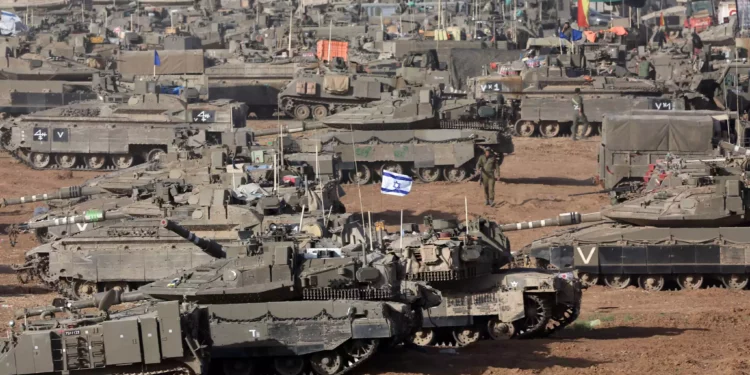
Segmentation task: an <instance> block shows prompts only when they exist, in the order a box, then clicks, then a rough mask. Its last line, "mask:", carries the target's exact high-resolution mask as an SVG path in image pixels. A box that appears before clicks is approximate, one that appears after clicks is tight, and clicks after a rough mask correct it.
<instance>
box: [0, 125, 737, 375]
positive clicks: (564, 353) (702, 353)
mask: <svg viewBox="0 0 750 375" xmlns="http://www.w3.org/2000/svg"><path fill="white" fill-rule="evenodd" d="M598 141H599V140H598V138H594V139H592V140H589V141H583V142H578V143H573V142H572V141H571V140H570V139H552V140H544V139H519V140H516V153H515V154H514V155H511V156H509V157H507V158H506V159H505V163H504V164H503V166H502V181H501V182H499V183H498V184H497V185H496V199H495V201H496V202H497V203H498V204H497V206H496V207H494V208H490V207H486V206H484V199H483V197H482V191H481V188H480V186H479V185H478V184H477V183H476V182H468V183H465V184H459V185H450V184H446V183H436V184H429V185H425V184H417V185H415V186H414V187H413V190H412V193H411V194H410V195H409V196H407V197H403V198H399V197H391V196H384V195H381V194H380V192H379V187H378V186H376V185H371V186H365V187H362V188H361V189H357V188H356V187H355V186H346V187H345V190H346V193H347V195H346V196H345V197H344V203H345V204H346V206H347V208H348V209H349V210H350V211H358V210H359V207H360V203H359V202H360V199H359V195H360V194H359V193H360V192H361V196H362V207H363V208H364V210H365V211H371V212H372V215H373V220H385V221H386V222H387V224H389V225H390V226H392V227H395V226H397V225H398V223H399V216H400V211H401V210H402V209H403V210H404V221H405V222H412V223H421V221H422V216H423V215H425V214H433V215H435V216H437V217H450V216H456V215H457V216H458V217H459V218H461V219H463V218H464V198H466V199H467V200H468V208H469V214H470V215H482V216H485V217H489V218H492V219H494V220H497V221H499V222H502V223H508V222H515V221H522V220H532V219H541V218H547V217H552V216H554V215H557V214H559V213H561V212H569V211H580V212H592V211H596V210H598V209H599V207H601V206H602V205H604V204H606V203H607V199H606V197H604V196H601V195H587V196H582V197H569V196H568V195H569V194H573V193H581V192H590V191H595V190H597V189H598V187H597V186H594V185H593V184H592V178H593V177H594V175H595V173H596V148H597V145H598ZM93 176H95V174H94V173H84V172H74V173H72V174H69V173H63V172H54V171H49V172H38V171H30V170H28V169H27V168H25V167H24V166H22V165H19V164H16V163H14V162H13V161H12V160H11V159H9V158H5V157H2V155H0V197H15V196H18V195H22V194H34V193H41V192H46V191H49V190H52V189H54V188H58V187H62V186H69V185H75V184H78V183H80V182H82V181H83V180H85V179H87V178H90V177H93ZM34 207H35V205H32V204H26V205H22V206H15V207H8V208H5V209H2V210H0V228H2V227H4V226H5V225H7V224H10V223H17V222H21V221H23V220H24V219H26V218H28V217H29V216H30V215H31V213H32V212H33V209H34ZM551 230H554V229H550V228H547V229H544V230H537V231H533V232H532V231H526V232H516V233H510V234H509V236H510V238H511V243H512V244H513V247H514V248H515V249H520V248H521V247H523V246H524V245H526V244H528V243H530V242H531V241H532V240H533V239H534V238H536V237H539V236H541V235H542V234H543V233H545V231H551ZM33 246H35V241H34V240H33V239H32V238H31V237H30V236H29V235H24V236H22V237H21V239H20V241H19V244H18V245H17V246H16V247H10V245H9V243H8V239H7V237H5V236H0V299H2V302H0V321H8V320H9V319H11V316H12V311H13V310H15V309H18V308H22V307H29V306H36V305H40V304H44V303H49V302H50V301H51V299H52V298H53V297H54V296H55V295H54V294H52V293H49V292H47V291H46V290H45V289H43V288H41V287H38V286H34V285H29V286H20V285H19V284H18V282H17V280H16V277H15V275H14V274H13V273H12V270H11V269H10V264H13V263H17V262H20V261H22V259H23V254H24V252H25V251H26V250H28V249H30V248H32V247H33ZM749 328H750V298H748V294H747V292H733V291H728V290H724V289H704V290H699V291H692V292H683V291H668V292H658V293H647V292H644V291H642V290H639V289H636V288H635V287H630V288H629V289H627V290H624V291H612V290H608V289H605V288H603V287H595V288H592V289H589V290H587V291H586V292H585V293H584V298H583V312H582V314H581V317H580V318H579V320H578V322H577V323H576V324H574V325H572V326H571V327H569V328H568V329H565V330H563V331H561V332H558V333H557V334H555V335H554V336H553V337H551V338H548V339H542V340H510V341H496V342H489V341H485V342H481V343H480V344H478V345H475V346H471V347H468V348H460V349H456V350H454V349H424V350H421V349H408V350H400V351H391V352H387V353H383V354H381V356H379V357H377V358H376V359H375V360H374V361H372V362H370V363H367V364H365V365H364V367H363V369H362V370H361V371H359V372H357V373H361V374H379V375H397V374H398V375H400V374H424V375H449V374H469V375H480V374H481V375H496V374H497V375H499V374H576V375H580V374H597V375H599V374H705V373H711V374H750V357H748V356H747V355H746V351H745V349H746V348H747V347H748V345H750V329H749Z"/></svg>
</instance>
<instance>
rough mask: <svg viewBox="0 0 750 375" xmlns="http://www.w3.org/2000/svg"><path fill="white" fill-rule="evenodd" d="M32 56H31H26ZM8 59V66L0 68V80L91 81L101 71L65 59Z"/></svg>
mask: <svg viewBox="0 0 750 375" xmlns="http://www.w3.org/2000/svg"><path fill="white" fill-rule="evenodd" d="M28 56H33V55H28ZM36 57H37V58H36V59H34V58H29V57H26V56H24V57H23V58H13V57H10V58H9V59H8V62H9V63H10V64H9V65H4V64H2V67H0V79H7V80H18V81H91V77H92V76H93V75H95V74H98V73H99V72H100V71H101V70H100V69H95V68H92V67H89V66H87V65H84V64H79V63H77V62H75V61H71V60H67V59H65V58H59V59H52V58H50V59H48V58H46V57H45V58H42V57H41V56H38V55H37V56H36Z"/></svg>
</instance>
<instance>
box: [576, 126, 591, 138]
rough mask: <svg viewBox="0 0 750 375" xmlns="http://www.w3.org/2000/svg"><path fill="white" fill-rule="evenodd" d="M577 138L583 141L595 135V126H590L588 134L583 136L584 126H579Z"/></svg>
mask: <svg viewBox="0 0 750 375" xmlns="http://www.w3.org/2000/svg"><path fill="white" fill-rule="evenodd" d="M576 133H578V134H576V138H578V139H581V138H583V137H590V136H591V135H592V134H594V125H592V124H589V128H588V129H587V130H586V134H583V126H579V127H578V128H577V129H576Z"/></svg>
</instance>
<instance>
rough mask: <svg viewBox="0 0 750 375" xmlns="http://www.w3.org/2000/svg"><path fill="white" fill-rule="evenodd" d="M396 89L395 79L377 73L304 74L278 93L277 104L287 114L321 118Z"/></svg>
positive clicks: (298, 117) (299, 117)
mask: <svg viewBox="0 0 750 375" xmlns="http://www.w3.org/2000/svg"><path fill="white" fill-rule="evenodd" d="M395 88H396V81H395V79H394V78H388V77H385V76H380V75H366V74H347V73H326V74H324V75H317V74H303V75H301V76H298V77H297V78H295V79H294V80H293V81H292V82H290V83H289V84H288V85H287V86H286V88H284V90H282V91H281V92H280V93H279V107H280V108H281V109H282V110H284V111H285V112H286V114H287V115H288V116H290V117H294V118H295V119H297V120H306V119H308V118H310V117H311V116H312V117H313V118H314V119H316V120H318V121H320V120H322V119H323V118H325V117H326V116H328V115H329V114H331V113H336V112H341V111H343V110H345V109H347V108H351V107H354V106H357V105H360V104H365V103H369V102H373V101H376V100H379V99H380V98H381V97H382V93H384V92H389V91H391V90H393V89H395Z"/></svg>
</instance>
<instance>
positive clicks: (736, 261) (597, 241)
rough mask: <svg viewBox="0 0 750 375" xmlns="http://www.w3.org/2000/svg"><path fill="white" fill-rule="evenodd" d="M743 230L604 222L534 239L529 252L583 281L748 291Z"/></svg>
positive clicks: (749, 262) (749, 265) (747, 242)
mask: <svg viewBox="0 0 750 375" xmlns="http://www.w3.org/2000/svg"><path fill="white" fill-rule="evenodd" d="M748 249H750V236H748V234H747V228H745V227H718V228H655V227H635V226H628V225H623V224H613V223H601V224H595V225H591V226H587V227H585V228H582V229H576V230H573V231H565V232H561V233H559V234H557V235H553V236H550V237H546V238H543V239H541V240H538V241H535V242H534V243H533V244H532V245H531V247H530V248H529V249H526V251H525V253H527V254H528V255H530V256H533V257H536V258H538V259H543V260H544V261H545V262H548V263H549V265H550V266H552V267H554V268H556V269H559V270H563V271H577V272H578V274H579V276H580V277H581V279H582V280H584V281H586V282H588V283H590V284H595V283H597V282H601V283H604V284H605V285H608V286H611V287H614V288H625V287H627V286H629V285H632V284H636V285H638V286H640V287H642V288H644V289H647V290H661V289H664V288H665V285H664V284H668V283H670V282H676V284H677V285H678V286H679V287H681V288H682V289H695V288H700V287H702V286H705V285H706V284H708V283H709V281H710V280H715V281H719V282H721V283H723V284H724V285H725V286H726V287H728V288H736V289H744V288H745V287H746V286H747V280H748V276H750V256H748V255H747V254H750V253H748Z"/></svg>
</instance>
